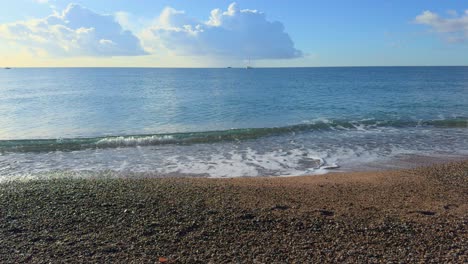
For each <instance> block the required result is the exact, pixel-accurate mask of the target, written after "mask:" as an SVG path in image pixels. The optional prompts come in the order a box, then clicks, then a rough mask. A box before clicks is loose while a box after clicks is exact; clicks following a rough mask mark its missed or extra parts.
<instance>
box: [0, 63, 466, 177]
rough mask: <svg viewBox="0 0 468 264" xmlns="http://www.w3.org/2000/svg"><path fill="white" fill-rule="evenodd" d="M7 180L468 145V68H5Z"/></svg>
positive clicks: (257, 169) (370, 158)
mask: <svg viewBox="0 0 468 264" xmlns="http://www.w3.org/2000/svg"><path fill="white" fill-rule="evenodd" d="M0 153H1V154H0V175H3V176H0V177H3V178H4V179H10V178H15V177H35V175H39V174H40V175H47V174H48V173H52V172H57V171H60V172H63V171H71V172H74V173H79V172H84V171H86V172H88V173H89V172H102V171H107V172H111V173H112V172H115V173H120V174H122V173H124V174H125V173H127V172H135V173H149V174H154V175H160V176H165V175H172V174H183V175H206V176H259V175H300V174H310V173H322V172H324V170H323V168H325V167H326V166H332V167H337V166H340V169H342V170H347V169H360V168H364V167H365V166H368V165H369V164H379V163H380V164H383V163H384V162H387V163H388V161H389V160H396V159H399V158H401V157H402V155H403V156H404V155H425V156H437V155H441V156H448V155H453V156H462V157H463V156H466V155H467V154H468V67H362V68H287V69H285V68H282V69H251V70H246V69H145V68H142V69H140V68H69V69H55V68H48V69H12V70H1V71H0Z"/></svg>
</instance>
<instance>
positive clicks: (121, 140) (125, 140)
mask: <svg viewBox="0 0 468 264" xmlns="http://www.w3.org/2000/svg"><path fill="white" fill-rule="evenodd" d="M171 140H174V137H173V136H172V135H162V136H157V135H153V136H145V137H134V136H129V137H109V138H103V139H101V140H99V141H98V142H97V143H96V144H97V145H112V146H120V145H122V146H137V145H149V144H152V143H157V142H164V141H171Z"/></svg>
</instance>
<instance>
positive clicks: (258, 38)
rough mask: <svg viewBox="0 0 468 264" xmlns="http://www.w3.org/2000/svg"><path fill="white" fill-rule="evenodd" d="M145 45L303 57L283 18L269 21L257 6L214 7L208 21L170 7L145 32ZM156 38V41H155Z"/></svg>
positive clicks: (240, 55)
mask: <svg viewBox="0 0 468 264" xmlns="http://www.w3.org/2000/svg"><path fill="white" fill-rule="evenodd" d="M142 40H143V43H144V44H145V46H148V47H149V48H150V49H151V47H154V46H157V45H155V44H159V45H162V46H163V47H164V48H166V49H168V50H170V51H172V52H174V53H175V54H178V55H190V56H203V55H207V56H217V57H231V58H235V59H247V58H251V59H288V58H297V57H302V56H303V54H302V52H301V51H300V50H298V49H296V48H295V47H294V43H293V41H292V40H291V38H290V37H289V35H288V33H286V32H285V29H284V26H283V24H282V23H280V22H277V21H275V22H270V21H268V20H267V19H266V17H265V14H264V13H261V12H259V11H256V10H248V9H244V10H240V9H239V8H238V7H237V5H236V4H235V3H232V4H231V5H229V7H228V9H227V10H226V11H222V10H220V9H214V10H212V11H211V15H210V17H209V19H208V21H198V20H196V19H193V18H191V17H189V16H188V15H187V14H186V13H185V12H184V11H178V10H176V9H173V8H170V7H167V8H165V9H164V10H163V11H162V13H161V14H160V16H159V18H158V19H157V22H156V23H155V24H154V25H153V26H151V27H149V28H148V29H146V30H145V31H144V34H142ZM155 42H156V43H155Z"/></svg>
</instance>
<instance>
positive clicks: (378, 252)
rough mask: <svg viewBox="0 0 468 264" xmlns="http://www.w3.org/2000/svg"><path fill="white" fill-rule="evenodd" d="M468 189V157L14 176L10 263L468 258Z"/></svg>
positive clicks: (2, 234) (1, 213)
mask: <svg viewBox="0 0 468 264" xmlns="http://www.w3.org/2000/svg"><path fill="white" fill-rule="evenodd" d="M467 189H468V160H464V161H458V162H451V163H443V164H437V165H431V166H426V167H420V168H414V169H404V170H385V171H365V172H336V173H333V172H332V173H327V174H324V175H313V176H296V177H239V178H227V179H222V178H177V177H170V178H118V179H52V180H36V181H34V180H32V181H25V182H7V183H2V184H0V205H1V206H0V240H1V243H0V259H2V260H3V262H5V263H15V262H30V263H38V262H47V261H57V260H61V261H65V262H106V261H107V262H127V261H134V262H139V263H155V262H156V263H157V262H158V260H159V259H160V258H164V259H168V260H169V261H168V262H166V263H186V262H189V263H206V262H208V261H211V262H213V263H220V262H236V261H239V262H254V263H255V262H257V263H265V262H273V263H276V262H310V261H315V262H378V261H383V262H392V261H393V262H400V261H404V262H417V261H423V262H431V261H433V262H439V263H440V262H450V261H451V262H459V263H463V262H464V261H467V260H468V252H467V245H468V241H467V240H468V239H467V237H468V233H467V230H468V203H467V201H468V193H467V192H466V190H467ZM164 259H161V260H164Z"/></svg>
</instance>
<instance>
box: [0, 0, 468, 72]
mask: <svg viewBox="0 0 468 264" xmlns="http://www.w3.org/2000/svg"><path fill="white" fill-rule="evenodd" d="M232 2H233V1H222V0H218V1H214V0H211V1H208V0H201V1H199V0H197V1H157V0H153V1H150V0H144V1H124V0H112V1H111V0H102V1H96V0H93V1H91V0H84V1H80V0H74V1H62V0H56V1H54V0H49V1H47V0H17V1H7V0H2V1H1V8H0V59H1V61H3V62H4V63H5V64H9V65H11V66H154V67H222V66H225V65H232V66H243V65H245V64H246V61H247V58H249V57H250V58H252V60H253V62H252V64H254V66H354V65H355V66H372V65H382V66H386V65H467V64H468V63H467V62H468V11H466V10H468V1H460V0H459V1H454V0H446V1H440V0H439V1H435V0H433V1H390V0H388V1H375V0H374V1H371V0H367V1H344V0H342V1H336V0H335V1H333V0H327V1H324V0H322V1H311V0H309V1H271V0H270V1H265V0H259V1H255V0H250V1H242V0H238V1H236V5H233V6H232V8H230V6H231V4H232ZM72 3H73V4H75V5H73V7H71V5H70V4H72ZM217 8H219V9H220V11H219V13H216V14H217V15H216V14H215V15H211V13H210V12H212V10H214V9H217ZM245 9H248V10H245ZM67 10H68V11H67ZM253 10H257V12H255V11H253ZM181 11H185V13H182V12H181ZM67 12H68V13H67ZM424 12H426V13H424ZM65 13H66V14H65ZM53 14H56V16H57V18H58V19H59V20H60V21H55V22H51V20H48V21H46V18H47V17H48V16H51V15H53ZM90 14H91V16H92V19H90ZM210 16H211V17H212V18H213V19H210ZM70 18H73V21H71V19H70ZM41 19H42V20H41ZM39 20H41V21H45V22H44V23H42V24H41V23H39V22H41V21H39ZM38 21H39V22H38ZM70 21H71V22H70ZM114 21H116V22H115V24H114ZM93 22H94V23H96V25H93V24H92V23H93ZM72 24H73V25H72ZM44 25H46V26H45V27H44ZM240 25H241V26H240ZM58 28H60V32H59V33H57V29H58ZM63 28H65V29H63ZM49 31H50V32H49ZM65 31H66V32H65ZM124 31H125V32H124ZM0 66H3V65H0Z"/></svg>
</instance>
